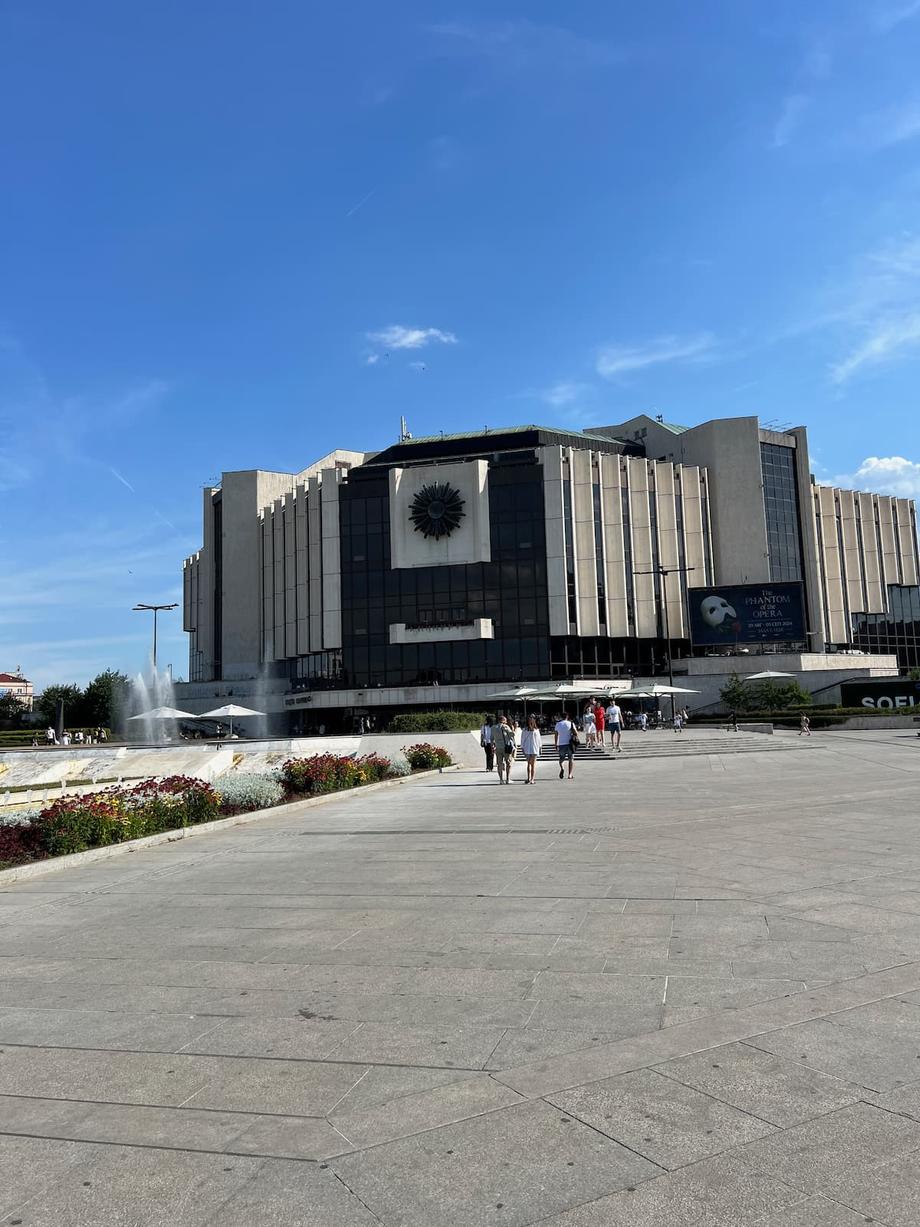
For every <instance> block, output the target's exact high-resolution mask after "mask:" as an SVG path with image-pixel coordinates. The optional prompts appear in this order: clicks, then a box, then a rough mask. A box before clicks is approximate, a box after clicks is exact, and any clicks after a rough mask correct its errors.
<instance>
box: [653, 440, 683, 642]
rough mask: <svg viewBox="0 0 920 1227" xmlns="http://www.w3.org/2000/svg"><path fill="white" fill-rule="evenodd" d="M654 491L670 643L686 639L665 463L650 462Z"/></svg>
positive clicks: (672, 495)
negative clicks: (655, 494) (665, 570)
mask: <svg viewBox="0 0 920 1227" xmlns="http://www.w3.org/2000/svg"><path fill="white" fill-rule="evenodd" d="M654 471H655V490H656V493H657V496H658V561H659V563H660V564H661V566H663V567H665V568H666V569H667V570H668V571H669V572H670V573H669V574H668V575H663V576H662V577H661V597H662V601H663V602H664V603H665V604H666V606H667V609H666V616H665V617H664V618H663V619H662V629H663V630H664V629H667V631H668V632H669V633H670V636H671V638H672V639H682V638H685V637H686V633H687V629H686V627H685V625H684V623H685V618H684V603H683V600H682V599H681V591H682V589H681V575H680V573H679V571H678V570H677V568H678V567H679V566H680V549H679V547H678V541H677V491H678V485H677V482H676V480H675V472H674V465H673V464H670V463H669V462H668V461H662V460H658V461H655V462H654Z"/></svg>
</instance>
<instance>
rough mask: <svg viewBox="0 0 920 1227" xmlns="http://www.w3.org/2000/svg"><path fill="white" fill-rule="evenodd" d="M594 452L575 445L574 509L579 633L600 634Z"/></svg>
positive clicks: (573, 468)
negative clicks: (592, 459) (593, 484)
mask: <svg viewBox="0 0 920 1227" xmlns="http://www.w3.org/2000/svg"><path fill="white" fill-rule="evenodd" d="M591 479H592V473H591V453H590V452H588V451H583V450H582V449H581V448H573V449H572V504H573V507H572V513H573V521H572V523H573V527H574V529H575V592H576V594H577V597H578V633H579V634H580V635H599V634H600V619H599V617H598V611H597V551H596V549H595V544H594V491H593V488H592V480H591Z"/></svg>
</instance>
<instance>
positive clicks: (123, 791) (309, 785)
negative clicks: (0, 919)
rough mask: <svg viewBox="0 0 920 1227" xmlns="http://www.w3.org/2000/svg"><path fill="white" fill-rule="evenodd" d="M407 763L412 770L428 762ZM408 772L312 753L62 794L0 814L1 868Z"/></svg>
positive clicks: (382, 761)
mask: <svg viewBox="0 0 920 1227" xmlns="http://www.w3.org/2000/svg"><path fill="white" fill-rule="evenodd" d="M418 749H427V750H436V751H437V752H438V753H439V754H440V755H443V756H444V758H445V760H446V762H447V763H449V762H450V756H449V755H448V754H447V752H446V751H445V750H438V748H437V747H424V746H422V747H419V746H412V747H410V750H418ZM407 757H408V751H407ZM409 762H410V763H411V765H412V766H413V767H416V768H418V767H419V766H422V767H424V766H426V765H428V764H427V763H426V762H421V763H419V762H416V763H412V760H411V759H410V760H409ZM431 765H433V766H438V765H446V764H440V763H438V762H433V763H432V764H431ZM408 770H409V765H408V764H406V763H404V762H395V763H394V762H391V761H390V760H389V759H388V758H383V757H382V756H381V755H379V754H366V755H364V756H363V757H362V758H349V757H347V756H344V755H335V754H316V755H314V756H313V757H312V758H295V759H290V760H289V761H288V762H286V763H285V764H284V766H283V767H282V768H281V770H280V772H278V773H269V774H259V773H256V772H252V773H245V772H244V773H241V774H235V775H231V776H228V777H227V778H226V780H219V781H218V782H217V785H216V786H213V785H211V784H206V783H205V782H204V781H202V780H197V779H193V778H191V777H189V776H181V775H176V776H170V777H169V778H167V779H162V780H143V781H142V782H141V783H139V784H135V785H134V786H133V787H130V786H127V785H123V786H119V787H116V788H106V789H103V790H101V791H99V792H95V793H89V794H87V795H86V796H81V797H61V798H60V799H58V800H57V801H54V802H53V803H52V804H51V805H48V806H46V807H45V808H44V809H41V810H33V811H31V812H28V813H25V812H21V813H18V814H17V813H12V814H8V815H6V816H3V815H0V869H8V868H10V867H12V866H14V865H23V864H27V863H28V862H30V861H39V860H45V859H47V858H48V857H53V856H66V855H67V854H68V853H71V852H85V851H86V850H87V849H89V848H104V847H107V846H108V845H110V844H118V843H123V842H124V841H125V840H128V839H140V838H142V837H143V836H145V835H156V834H158V833H159V832H161V831H173V830H176V829H178V828H180V827H187V826H195V825H198V824H199V823H202V822H212V821H213V820H214V819H215V818H220V817H222V816H227V815H235V814H245V813H249V812H251V811H253V810H260V809H269V808H271V807H272V806H274V805H282V804H284V803H285V802H287V801H297V800H300V799H302V798H303V797H305V796H319V795H321V794H323V793H330V792H338V791H340V790H341V789H346V788H357V787H359V786H360V785H362V784H374V783H377V782H378V781H380V780H388V779H395V778H397V777H399V776H402V775H406V774H407V772H408Z"/></svg>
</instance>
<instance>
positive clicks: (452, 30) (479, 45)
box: [428, 18, 626, 73]
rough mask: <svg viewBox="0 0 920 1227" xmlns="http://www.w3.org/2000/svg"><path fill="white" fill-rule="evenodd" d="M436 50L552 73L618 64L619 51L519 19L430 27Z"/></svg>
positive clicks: (560, 29)
mask: <svg viewBox="0 0 920 1227" xmlns="http://www.w3.org/2000/svg"><path fill="white" fill-rule="evenodd" d="M428 32H429V33H430V34H433V35H434V36H435V37H436V38H437V39H438V40H439V44H440V46H441V47H442V48H443V49H444V50H446V51H449V52H451V53H453V54H455V55H465V56H472V57H477V58H481V59H484V60H491V61H492V62H493V63H495V64H496V65H500V66H501V67H503V68H505V69H508V70H516V71H522V70H535V69H546V70H549V71H552V72H554V73H559V72H572V71H575V70H580V69H585V68H603V67H607V66H610V65H612V64H618V63H621V62H622V61H623V60H624V59H625V58H626V55H625V53H624V50H623V49H622V48H620V47H617V46H614V45H613V44H612V43H609V42H607V41H605V40H602V39H596V38H588V37H586V36H585V35H582V34H577V33H576V32H575V31H574V30H568V29H566V28H565V27H564V26H554V25H545V24H541V23H539V22H534V21H528V20H527V19H526V18H519V19H516V20H513V21H445V22H440V23H438V24H435V25H432V26H429V27H428Z"/></svg>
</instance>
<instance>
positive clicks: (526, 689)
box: [484, 686, 538, 718]
mask: <svg viewBox="0 0 920 1227" xmlns="http://www.w3.org/2000/svg"><path fill="white" fill-rule="evenodd" d="M537 694H538V691H537V687H536V686H515V687H514V688H513V689H512V690H498V691H496V692H495V694H487V695H486V697H485V700H484V701H485V702H486V703H491V702H492V700H493V699H495V700H497V701H501V700H502V699H512V700H515V699H520V700H521V702H522V703H523V704H524V716H525V718H526V716H527V700H528V699H532V698H534V697H535V696H537Z"/></svg>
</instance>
